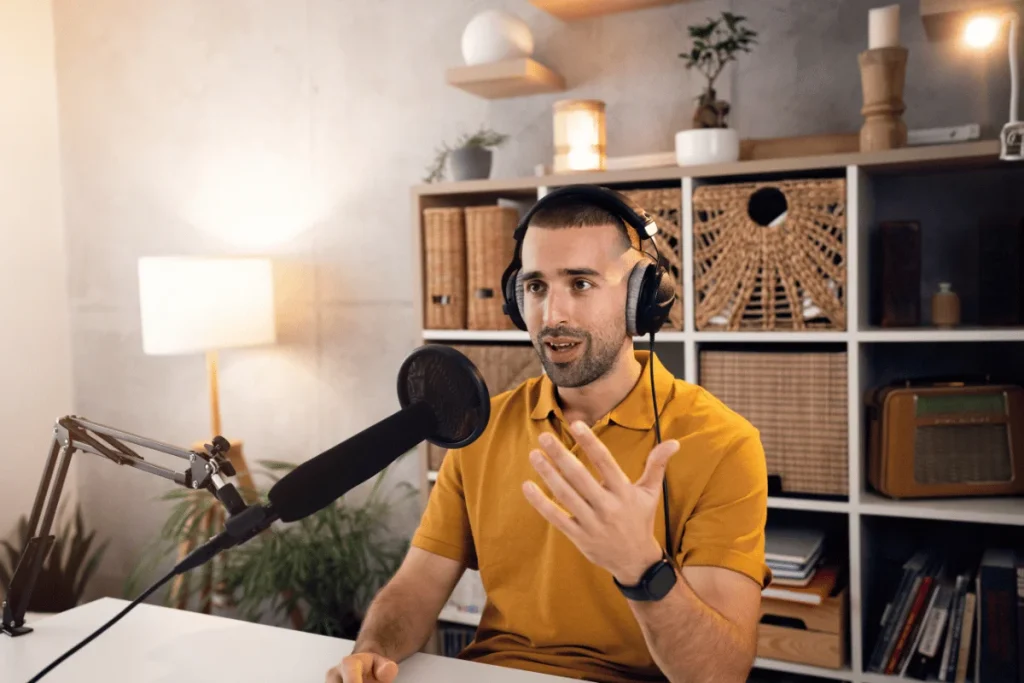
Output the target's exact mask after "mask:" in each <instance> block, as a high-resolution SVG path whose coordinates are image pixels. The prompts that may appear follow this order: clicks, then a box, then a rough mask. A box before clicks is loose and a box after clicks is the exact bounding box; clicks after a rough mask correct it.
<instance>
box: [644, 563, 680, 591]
mask: <svg viewBox="0 0 1024 683" xmlns="http://www.w3.org/2000/svg"><path fill="white" fill-rule="evenodd" d="M675 585H676V570H675V568H673V567H672V565H671V564H669V563H668V562H663V563H662V564H661V565H659V566H658V569H657V570H655V572H654V576H652V577H651V580H650V582H649V583H648V584H647V592H648V593H650V594H651V596H652V597H653V598H654V599H655V600H660V599H662V598H663V597H665V596H666V595H668V592H669V591H670V590H672V587H673V586H675Z"/></svg>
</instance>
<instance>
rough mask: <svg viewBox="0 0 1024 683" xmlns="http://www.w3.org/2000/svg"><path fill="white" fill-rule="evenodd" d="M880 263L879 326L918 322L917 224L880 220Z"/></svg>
mask: <svg viewBox="0 0 1024 683" xmlns="http://www.w3.org/2000/svg"><path fill="white" fill-rule="evenodd" d="M879 246H880V251H881V254H880V258H879V259H878V260H877V261H876V262H877V263H881V264H882V273H881V281H880V283H879V290H878V291H879V295H878V296H879V298H880V300H881V326H882V327H915V326H917V325H920V324H921V224H920V223H919V222H917V221H884V222H882V224H881V237H880V245H879Z"/></svg>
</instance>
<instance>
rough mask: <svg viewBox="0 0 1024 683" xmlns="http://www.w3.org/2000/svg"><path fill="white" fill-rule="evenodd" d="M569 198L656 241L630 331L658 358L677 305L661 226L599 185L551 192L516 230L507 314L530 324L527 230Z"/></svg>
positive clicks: (632, 288)
mask: <svg viewBox="0 0 1024 683" xmlns="http://www.w3.org/2000/svg"><path fill="white" fill-rule="evenodd" d="M565 198H570V199H577V200H581V201H584V202H586V203H588V204H592V205H594V206H597V207H600V208H602V209H604V210H606V211H608V212H609V213H611V214H612V215H614V216H617V217H618V218H620V219H622V220H623V221H625V222H626V225H627V226H629V227H632V228H633V229H634V230H635V231H636V233H637V234H638V235H639V236H640V241H641V247H642V245H643V240H647V239H649V240H651V244H652V245H653V246H654V251H655V253H657V254H658V258H654V257H653V256H651V255H650V254H648V253H647V252H646V251H643V249H642V248H641V252H643V254H644V256H645V259H644V260H643V261H640V262H639V263H637V264H636V265H635V266H633V270H632V271H631V272H630V274H629V284H628V287H627V290H626V330H627V331H628V332H629V334H630V336H638V335H648V334H649V335H650V336H651V353H652V354H653V353H654V333H655V332H657V331H658V330H660V329H661V326H662V325H664V324H665V321H666V320H668V315H669V311H671V310H672V304H674V303H675V300H676V290H675V287H674V286H673V285H672V278H671V277H670V276H669V272H668V268H666V267H665V263H664V261H663V259H662V258H661V252H660V251H658V244H657V242H655V241H654V240H653V239H652V238H653V237H654V236H655V235H656V234H657V233H658V226H657V224H656V223H655V222H654V218H652V217H651V215H650V214H648V213H647V212H646V211H644V210H643V208H642V207H641V206H640V205H638V204H637V203H636V202H634V201H632V200H631V199H629V197H626V196H625V195H623V194H621V193H619V192H616V191H615V190H610V189H608V188H606V187H601V186H599V185H568V186H566V187H561V188H559V189H557V190H554V191H552V192H549V193H548V194H546V195H544V196H543V197H542V198H541V199H540V200H538V201H537V203H536V204H534V205H533V206H532V207H531V208H530V210H529V211H527V212H526V215H524V216H523V218H522V220H520V221H519V225H518V226H517V227H516V231H515V233H514V235H513V237H514V238H515V241H516V247H515V254H514V255H513V257H512V262H511V263H510V264H509V265H508V268H506V269H505V273H504V275H502V276H501V292H502V296H503V297H504V299H505V303H504V304H503V305H502V310H503V311H505V315H507V316H508V317H509V318H510V319H511V320H512V322H513V323H514V324H515V326H516V327H518V328H519V329H521V330H526V321H525V320H523V316H522V310H523V299H524V294H523V285H522V283H521V282H519V271H520V270H521V269H522V267H523V263H522V246H523V237H524V236H525V235H526V228H527V227H528V226H529V225H530V219H531V218H533V216H534V214H536V213H537V211H539V210H540V209H541V208H543V207H545V206H547V205H549V204H551V203H552V202H555V201H558V200H561V199H565ZM648 367H649V368H650V371H651V402H652V404H653V405H654V406H655V409H654V434H655V439H656V441H657V442H658V443H661V420H660V418H659V417H658V410H657V405H658V400H657V397H656V394H655V392H654V361H653V358H652V360H651V362H650V363H648ZM668 497H669V495H668V477H667V475H666V477H665V479H664V480H662V511H663V512H664V515H665V550H666V551H667V552H668V553H670V554H673V549H672V533H671V527H670V517H669V504H668Z"/></svg>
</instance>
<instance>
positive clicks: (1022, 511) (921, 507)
mask: <svg viewBox="0 0 1024 683" xmlns="http://www.w3.org/2000/svg"><path fill="white" fill-rule="evenodd" d="M857 508H858V510H859V511H860V512H861V514H865V515H874V516H876V517H907V518H913V519H934V520H937V521H939V522H979V523H982V524H1006V525H1012V526H1024V497H1016V498H1014V497H999V498H995V497H993V498H985V497H966V498H945V499H925V500H892V499H890V498H886V497H885V496H881V495H879V494H877V493H873V492H870V491H864V492H862V493H861V499H860V504H859V505H858V506H857Z"/></svg>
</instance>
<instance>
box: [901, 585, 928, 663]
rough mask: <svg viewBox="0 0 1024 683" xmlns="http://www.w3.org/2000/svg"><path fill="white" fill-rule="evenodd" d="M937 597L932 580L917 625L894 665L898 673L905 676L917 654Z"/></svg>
mask: <svg viewBox="0 0 1024 683" xmlns="http://www.w3.org/2000/svg"><path fill="white" fill-rule="evenodd" d="M938 597H939V586H938V584H937V583H935V582H933V583H932V586H931V588H930V590H929V595H928V603H927V604H926V605H925V607H924V610H923V611H922V612H921V617H920V618H919V619H918V621H917V625H916V626H915V627H914V628H913V630H912V631H911V634H912V635H911V637H910V640H909V641H908V642H909V646H908V647H907V648H906V649H905V650H904V651H903V655H902V656H900V659H899V663H898V664H897V665H896V671H898V672H899V675H900V676H902V677H904V678H906V677H907V669H909V668H910V663H911V662H912V661H913V660H914V656H915V655H916V654H917V651H918V649H919V648H920V647H921V639H922V638H924V632H925V626H926V625H927V623H928V620H929V619H930V618H931V617H932V612H933V611H934V610H935V601H936V600H937V599H938Z"/></svg>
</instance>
